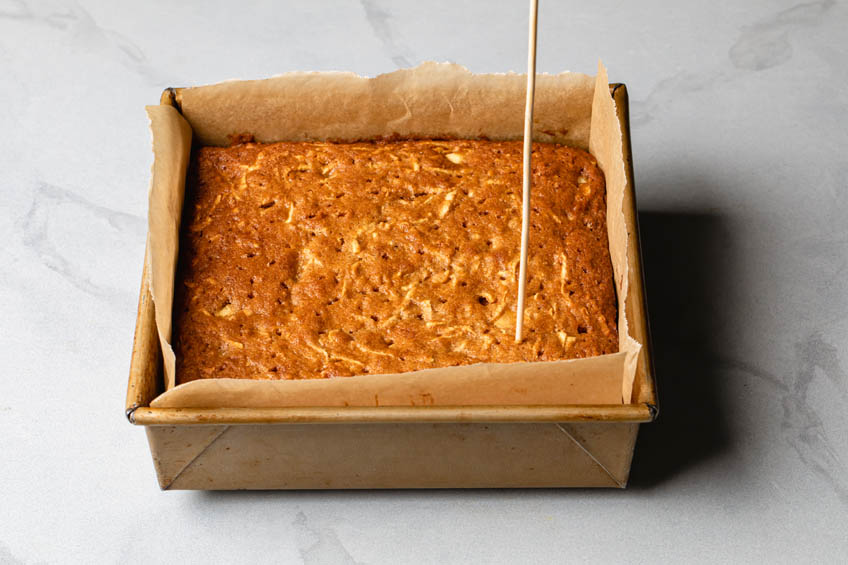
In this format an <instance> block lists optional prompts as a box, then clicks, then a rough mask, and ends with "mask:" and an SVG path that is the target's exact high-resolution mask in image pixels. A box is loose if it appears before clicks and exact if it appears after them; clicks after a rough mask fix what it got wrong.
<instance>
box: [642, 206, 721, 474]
mask: <svg viewBox="0 0 848 565" xmlns="http://www.w3.org/2000/svg"><path fill="white" fill-rule="evenodd" d="M639 228H640V233H641V239H642V258H643V262H644V271H645V283H646V292H647V297H648V298H647V300H648V314H649V317H650V325H651V333H652V342H653V358H654V370H655V373H656V376H657V389H658V394H659V405H660V412H659V418H658V419H657V420H656V421H655V422H653V423H651V424H646V425H643V426H642V427H641V428H640V430H639V438H638V440H637V443H636V452H635V454H634V459H633V466H632V468H631V473H630V488H633V489H644V488H650V487H653V486H656V485H659V484H660V483H662V482H664V481H666V480H668V479H670V478H672V477H674V476H675V475H678V474H680V473H682V472H683V471H685V470H687V469H690V468H692V467H695V466H696V465H698V464H699V463H702V462H704V461H706V460H708V459H711V458H714V457H716V456H718V455H719V454H721V453H722V452H724V451H725V450H726V449H727V447H728V444H729V440H730V436H729V426H728V423H727V414H726V412H725V409H724V408H723V405H722V404H723V403H722V402H721V398H722V393H721V382H720V380H719V374H718V372H716V370H715V369H716V367H715V364H714V363H711V362H710V361H709V359H710V358H711V357H712V355H711V354H712V353H714V352H716V351H720V350H721V347H722V342H721V339H722V337H721V336H722V327H723V326H725V323H724V322H725V321H726V318H727V316H729V315H731V313H729V312H727V303H726V302H725V301H724V300H723V298H722V297H723V295H725V291H726V290H729V286H730V285H732V284H733V281H732V280H731V277H732V273H730V272H729V264H728V257H729V256H730V255H729V253H728V251H729V247H730V245H731V244H732V241H730V236H729V232H728V230H727V226H726V225H725V223H724V221H723V219H722V218H721V217H720V216H718V215H715V214H712V213H668V212H640V213H639Z"/></svg>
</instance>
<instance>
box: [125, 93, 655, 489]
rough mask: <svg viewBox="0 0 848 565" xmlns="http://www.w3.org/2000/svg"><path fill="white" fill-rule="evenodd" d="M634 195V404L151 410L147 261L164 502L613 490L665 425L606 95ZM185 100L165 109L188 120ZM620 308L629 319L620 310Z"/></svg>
mask: <svg viewBox="0 0 848 565" xmlns="http://www.w3.org/2000/svg"><path fill="white" fill-rule="evenodd" d="M610 93H611V95H612V97H613V100H614V102H615V106H616V112H617V117H618V120H619V123H620V126H621V132H622V143H623V157H624V161H625V163H624V168H625V175H626V177H627V188H626V190H625V194H624V204H623V209H624V220H625V224H626V228H627V238H628V247H627V249H628V261H629V265H630V269H629V272H628V273H627V274H626V276H627V279H628V281H629V288H630V292H629V294H628V297H627V301H628V304H627V308H628V312H630V314H631V316H630V320H629V333H630V335H631V336H632V337H633V338H634V339H636V340H637V341H639V342H640V343H641V344H643V347H642V349H641V351H640V353H639V356H638V362H637V367H636V375H635V380H634V383H633V389H632V397H631V399H630V403H627V404H625V403H623V404H610V405H576V404H575V405H559V406H409V407H406V406H373V407H320V406H319V407H289V408H204V409H182V408H153V407H151V406H150V403H151V401H152V400H153V399H154V398H156V396H158V395H159V394H161V393H162V392H163V391H164V388H165V385H164V377H163V363H162V351H161V347H160V342H159V338H158V335H157V329H156V324H155V319H154V306H153V300H152V298H151V294H150V265H149V264H148V261H147V257H148V255H147V253H145V258H146V259H145V264H144V269H143V274H142V281H141V293H140V297H139V305H138V317H137V321H136V329H135V336H134V341H133V351H132V359H131V363H130V374H129V384H128V389H127V398H126V415H127V418H128V419H129V421H130V422H131V423H132V424H135V425H138V426H143V427H144V428H145V430H146V432H147V437H148V441H149V445H150V451H151V455H152V456H153V463H154V467H155V470H156V475H157V478H158V481H159V486H160V487H161V488H162V489H163V490H168V489H202V490H218V489H356V488H481V487H483V488H485V487H614V488H623V487H625V486H626V484H627V480H628V476H629V473H630V464H631V460H632V456H633V451H634V447H635V443H636V436H637V432H638V429H639V426H640V425H641V424H643V423H646V422H650V421H652V420H653V419H654V418H655V417H656V416H657V393H656V386H655V380H654V375H653V368H652V364H651V350H650V336H649V333H648V321H647V320H648V318H647V309H646V304H645V295H644V285H643V275H642V262H641V251H640V244H639V230H638V221H637V220H638V218H637V213H636V201H635V195H634V191H633V186H634V184H633V167H632V159H631V152H630V151H631V146H630V130H629V119H628V97H627V88H626V87H625V85H623V84H610ZM178 95H179V90H178V89H168V90H166V91H165V92H164V93H163V95H162V98H161V101H160V104H161V105H167V106H172V107H174V108H175V109H176V110H177V111H180V105H179V102H178V100H179V96H178ZM619 307H622V305H621V304H620V305H619Z"/></svg>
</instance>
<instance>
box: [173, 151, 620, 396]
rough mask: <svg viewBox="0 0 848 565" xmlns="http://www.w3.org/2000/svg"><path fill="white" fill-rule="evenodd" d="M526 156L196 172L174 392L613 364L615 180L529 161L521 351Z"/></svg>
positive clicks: (348, 156) (585, 159)
mask: <svg viewBox="0 0 848 565" xmlns="http://www.w3.org/2000/svg"><path fill="white" fill-rule="evenodd" d="M521 161H522V160H521V143H520V142H489V141H463V140H459V141H400V142H365V143H353V144H332V143H274V144H267V145H265V144H256V143H245V144H240V145H235V146H232V147H227V148H219V147H203V148H201V149H199V150H196V151H195V152H194V154H193V156H192V163H191V168H190V174H189V182H188V186H187V190H186V207H185V214H184V220H183V234H182V239H181V248H180V266H179V272H178V275H177V289H176V293H177V297H176V301H175V332H176V334H175V351H176V355H177V376H178V382H187V381H191V380H194V379H201V378H210V377H234V378H250V379H304V378H314V377H332V376H346V375H357V374H365V373H396V372H403V371H413V370H417V369H423V368H427V367H444V366H449V365H465V364H470V363H478V362H485V361H489V362H511V361H547V360H555V359H567V358H577V357H588V356H592V355H599V354H603V353H611V352H615V351H617V350H618V346H617V343H618V338H617V333H616V305H615V290H614V287H613V277H612V265H611V263H610V257H609V249H608V245H607V231H606V217H605V216H606V215H605V209H606V204H605V188H604V177H603V173H602V172H601V170H600V169H599V168H598V166H597V164H596V162H595V159H594V158H593V157H592V156H591V155H590V154H588V153H586V152H585V151H582V150H578V149H573V148H569V147H564V146H557V145H552V144H535V145H534V146H533V193H532V202H533V208H532V214H531V220H532V227H531V230H530V255H529V264H528V275H529V276H528V284H527V311H526V318H525V320H526V324H525V339H524V341H523V342H522V343H521V344H515V343H514V338H513V335H514V331H515V303H516V289H517V273H518V256H519V237H520V226H521V166H522V162H521Z"/></svg>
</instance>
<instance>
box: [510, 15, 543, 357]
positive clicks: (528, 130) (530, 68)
mask: <svg viewBox="0 0 848 565" xmlns="http://www.w3.org/2000/svg"><path fill="white" fill-rule="evenodd" d="M538 14H539V0H530V33H529V42H528V46H527V102H526V105H525V108H524V180H523V183H522V187H523V190H522V201H521V256H520V258H519V267H518V304H517V306H516V310H515V343H521V339H522V337H523V334H524V293H525V287H526V286H527V248H528V247H529V242H530V173H531V171H530V154H531V153H532V151H533V98H534V95H535V93H536V18H537V16H538Z"/></svg>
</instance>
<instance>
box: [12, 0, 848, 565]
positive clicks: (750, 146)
mask: <svg viewBox="0 0 848 565" xmlns="http://www.w3.org/2000/svg"><path fill="white" fill-rule="evenodd" d="M574 6H575V7H574V8H569V7H567V6H566V5H565V3H555V2H544V1H543V2H542V9H541V13H540V22H541V23H540V42H539V57H540V59H539V70H540V72H541V71H545V72H557V71H560V70H564V69H570V70H574V71H583V72H589V73H593V72H594V69H595V65H596V61H597V59H598V57H602V58H603V59H604V61H605V63H606V64H607V65H608V67H609V69H610V76H611V77H612V79H613V80H615V81H620V82H625V83H627V85H628V88H629V91H630V95H631V100H632V112H633V115H632V127H633V143H634V155H635V164H636V185H637V194H638V198H639V207H640V210H641V222H642V228H643V242H644V247H645V255H646V263H647V269H648V293H649V301H650V309H651V321H652V324H653V329H654V337H655V350H656V351H655V353H656V364H657V371H658V373H659V377H660V379H661V387H662V388H661V391H660V392H661V400H662V405H663V406H662V407H663V413H662V417H661V420H660V421H659V422H657V423H656V424H653V425H651V426H649V427H647V428H645V430H644V433H643V434H642V436H641V437H640V441H639V445H638V446H637V459H636V462H635V464H634V470H633V475H632V478H631V479H632V481H631V488H629V489H628V490H626V491H584V490H571V491H569V490H563V491H553V490H544V491H470V492H450V491H438V492H328V493H273V492H270V493H219V494H211V493H197V492H167V493H163V492H160V491H159V490H158V487H157V485H156V481H155V477H154V472H153V468H152V464H151V460H150V454H149V452H148V448H147V444H146V440H145V435H144V432H143V431H142V430H141V429H137V428H133V427H131V426H130V425H129V424H128V423H127V422H126V420H125V419H124V416H123V413H122V403H123V399H124V393H125V387H126V374H127V368H128V362H129V354H130V346H131V340H132V331H133V325H134V320H135V312H136V297H137V290H138V283H139V278H140V269H141V260H142V254H143V248H144V238H145V229H146V228H145V215H146V199H147V187H148V179H149V171H150V164H151V161H152V155H151V152H150V136H149V133H148V126H147V120H146V117H145V115H144V112H143V106H144V105H145V104H151V103H156V102H157V101H158V98H159V94H160V92H161V91H162V89H163V88H164V87H167V86H184V85H193V84H205V83H209V82H216V81H219V80H223V79H227V78H233V77H243V78H257V77H264V76H268V75H271V74H276V73H280V72H283V71H288V70H304V69H306V70H308V69H314V70H325V69H343V70H352V71H356V72H359V73H362V74H370V75H373V74H377V73H380V72H385V71H389V70H392V69H395V68H397V67H399V66H408V65H414V64H416V63H418V62H420V61H424V60H440V61H441V60H451V61H457V62H460V63H463V64H465V65H466V66H468V67H469V68H470V69H472V70H473V71H477V72H483V71H506V70H521V69H522V68H523V65H524V64H525V48H526V47H525V37H526V36H525V34H526V29H525V26H526V6H525V3H524V2H521V1H518V2H507V1H504V2H483V1H475V2H456V1H449V2H448V1H441V0H440V1H435V2H412V1H407V2H388V1H387V0H362V2H361V3H360V2H332V3H330V2H327V3H320V2H315V3H312V2H298V3H290V5H288V6H283V5H282V3H277V2H262V3H259V2H238V3H222V4H220V5H218V4H215V5H212V4H211V3H208V2H193V3H191V4H189V3H172V2H162V1H157V2H136V3H129V2H120V3H119V2H115V3H111V2H94V1H82V2H79V3H71V2H68V3H63V2H43V3H42V2H26V1H21V0H2V1H0V129H2V132H3V135H2V136H0V194H2V198H0V240H2V241H3V245H2V246H0V304H2V311H1V312H2V314H0V367H2V368H3V369H2V372H0V451H2V453H3V462H2V464H0V563H41V562H51V563H52V562H127V561H163V560H165V561H173V562H206V561H211V560H215V561H224V560H228V559H232V560H234V561H236V560H244V561H256V562H266V561H283V562H298V561H303V562H305V563H354V562H355V563H419V562H438V563H442V562H462V563H465V562H497V561H502V562H518V561H526V562H540V561H563V560H575V561H582V560H587V561H601V562H609V561H612V562H617V561H627V562H654V561H666V562H682V561H687V562H698V561H700V562H710V563H711V562H724V561H738V562H746V561H747V562H751V561H755V560H757V561H768V562H785V563H794V562H814V561H819V562H835V561H839V560H841V559H844V558H845V555H846V554H848V534H846V529H845V524H846V519H848V285H846V282H845V281H846V273H848V271H846V266H848V222H846V217H847V216H848V157H846V149H848V112H846V108H847V107H848V81H846V74H845V69H846V67H848V34H846V33H845V29H846V27H848V7H846V5H845V4H844V3H842V4H840V3H838V2H833V1H831V0H820V1H819V0H813V1H811V2H808V3H803V4H794V3H793V2H787V1H779V2H766V1H763V0H758V1H751V2H731V1H727V0H722V1H719V2H689V3H685V4H684V3H673V4H672V3H663V2H657V1H653V2H618V1H607V0H603V1H594V2H580V3H575V4H574Z"/></svg>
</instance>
